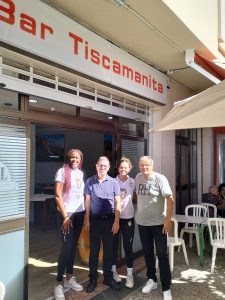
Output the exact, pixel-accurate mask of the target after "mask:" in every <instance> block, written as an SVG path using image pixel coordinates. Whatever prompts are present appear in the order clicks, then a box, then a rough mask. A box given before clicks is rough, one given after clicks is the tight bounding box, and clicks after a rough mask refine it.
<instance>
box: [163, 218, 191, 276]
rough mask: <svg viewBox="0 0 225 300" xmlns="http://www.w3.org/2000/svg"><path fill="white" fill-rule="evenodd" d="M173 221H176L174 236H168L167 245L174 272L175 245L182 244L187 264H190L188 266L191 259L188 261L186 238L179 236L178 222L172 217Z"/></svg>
mask: <svg viewBox="0 0 225 300" xmlns="http://www.w3.org/2000/svg"><path fill="white" fill-rule="evenodd" d="M171 221H172V222H173V223H174V236H173V237H172V236H168V237H167V246H168V249H169V262H170V270H171V272H172V271H173V266H174V247H176V246H182V249H183V252H184V258H185V262H186V265H188V266H189V261H188V257H187V251H186V247H185V242H184V239H182V238H178V222H177V220H176V219H175V218H173V217H172V218H171Z"/></svg>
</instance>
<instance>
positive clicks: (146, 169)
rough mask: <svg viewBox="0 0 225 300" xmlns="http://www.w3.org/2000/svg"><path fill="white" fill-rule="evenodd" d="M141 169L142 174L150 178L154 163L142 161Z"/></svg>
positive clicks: (140, 163)
mask: <svg viewBox="0 0 225 300" xmlns="http://www.w3.org/2000/svg"><path fill="white" fill-rule="evenodd" d="M139 168H140V172H141V173H142V174H143V175H144V176H149V175H151V174H152V172H153V164H152V161H150V160H140V161H139Z"/></svg>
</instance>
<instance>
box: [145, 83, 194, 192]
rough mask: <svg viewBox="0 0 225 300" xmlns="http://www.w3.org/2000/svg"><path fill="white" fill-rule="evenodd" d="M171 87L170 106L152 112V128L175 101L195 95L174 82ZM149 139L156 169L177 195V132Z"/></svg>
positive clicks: (154, 133) (161, 134)
mask: <svg viewBox="0 0 225 300" xmlns="http://www.w3.org/2000/svg"><path fill="white" fill-rule="evenodd" d="M169 85H170V89H169V91H168V105H167V106H163V107H160V108H157V109H154V110H153V111H152V126H155V125H156V124H157V123H158V122H159V121H160V120H161V119H162V118H163V116H164V115H165V114H167V113H168V112H169V111H170V110H171V108H172V107H173V103H174V102H175V101H179V100H183V99H185V98H188V97H190V96H191V95H192V94H193V93H192V91H190V90H189V89H187V88H186V87H184V86H183V85H181V84H179V83H177V82H175V81H173V80H172V81H171V82H170V83H169ZM149 138H150V142H149V153H150V155H151V156H152V158H153V160H154V169H155V171H156V172H159V173H162V174H163V175H165V176H166V177H167V179H168V180H169V183H170V186H171V188H172V190H173V193H174V195H175V187H176V176H175V175H176V173H175V167H176V161H175V159H176V152H175V150H176V149H175V146H176V141H175V131H174V130H172V131H164V132H163V131H162V132H153V133H150V134H149Z"/></svg>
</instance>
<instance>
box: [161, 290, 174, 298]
mask: <svg viewBox="0 0 225 300" xmlns="http://www.w3.org/2000/svg"><path fill="white" fill-rule="evenodd" d="M172 299H173V298H172V295H171V290H168V291H165V292H163V300H172Z"/></svg>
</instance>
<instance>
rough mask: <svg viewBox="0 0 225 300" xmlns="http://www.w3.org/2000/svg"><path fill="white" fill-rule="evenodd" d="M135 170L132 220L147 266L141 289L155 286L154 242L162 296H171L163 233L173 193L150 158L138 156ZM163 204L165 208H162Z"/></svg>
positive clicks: (168, 298)
mask: <svg viewBox="0 0 225 300" xmlns="http://www.w3.org/2000/svg"><path fill="white" fill-rule="evenodd" d="M139 168H140V171H141V173H139V174H138V175H137V176H136V178H135V189H136V194H137V211H136V216H135V219H136V223H137V224H138V229H139V234H140V238H141V243H142V247H143V251H144V256H145V262H146V267H147V277H148V281H147V283H146V285H145V286H144V287H143V289H142V292H143V293H145V294H147V293H150V292H151V291H152V290H154V289H156V288H157V278H156V268H155V254H154V243H155V246H156V254H157V256H158V259H159V270H160V279H161V283H162V290H163V299H164V300H171V299H172V295H171V291H170V285H171V272H170V266H169V260H168V255H167V233H168V232H169V230H170V227H171V215H172V211H173V203H174V199H173V194H172V191H171V188H170V185H169V183H168V180H167V179H166V177H165V176H164V175H162V174H159V173H156V172H154V171H153V160H152V159H151V158H150V157H149V156H142V157H141V158H140V160H139ZM165 207H166V211H165V209H164V208H165Z"/></svg>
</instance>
